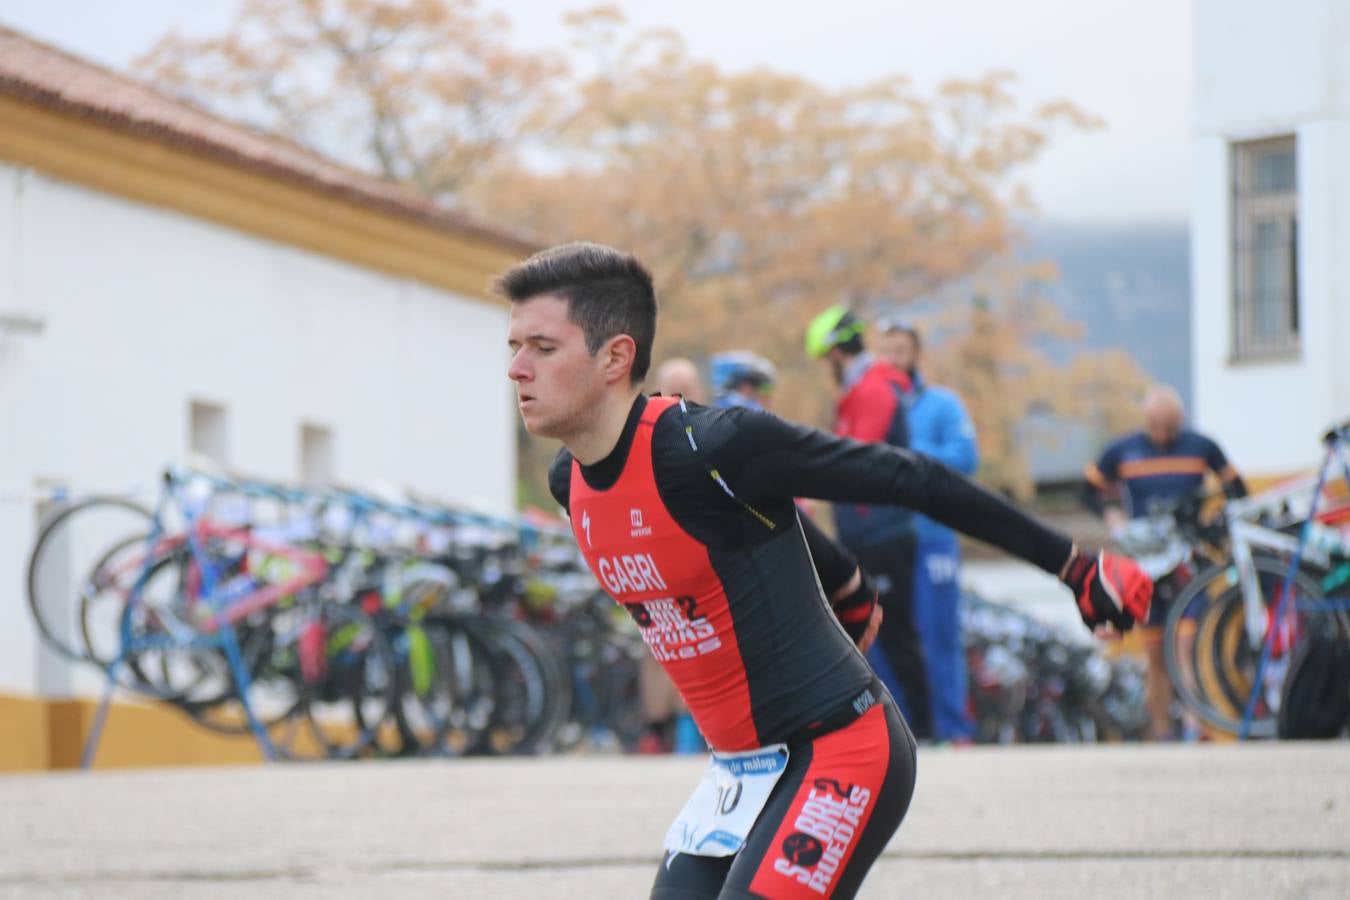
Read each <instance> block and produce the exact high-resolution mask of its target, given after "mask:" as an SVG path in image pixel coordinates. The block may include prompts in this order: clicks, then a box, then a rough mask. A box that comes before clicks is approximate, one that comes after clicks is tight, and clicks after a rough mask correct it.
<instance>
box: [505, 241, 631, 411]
mask: <svg viewBox="0 0 1350 900" xmlns="http://www.w3.org/2000/svg"><path fill="white" fill-rule="evenodd" d="M496 290H497V293H499V294H501V295H502V296H504V297H506V298H507V299H509V300H510V301H511V302H512V303H520V302H522V301H525V300H529V299H531V298H534V297H540V296H543V295H545V294H552V295H554V296H557V297H562V298H563V299H565V300H566V301H567V318H568V319H569V320H570V321H571V322H573V323H574V324H576V325H577V326H579V327H580V328H581V331H582V333H583V334H585V336H586V350H587V351H588V352H589V353H590V354H591V355H592V356H594V355H595V354H596V353H598V352H599V350H600V347H601V346H602V345H603V344H604V343H605V341H607V340H609V339H610V338H612V337H614V336H615V335H620V334H626V335H628V336H629V337H631V338H632V339H633V343H634V344H635V345H636V346H637V352H636V354H635V355H634V357H633V369H632V372H631V373H630V375H629V378H630V380H631V382H632V383H633V384H637V383H638V382H640V381H642V379H644V378H646V377H647V370H648V369H649V368H651V364H652V343H653V342H654V341H655V340H656V291H655V289H654V288H653V287H652V274H651V272H649V271H647V267H646V266H644V265H643V264H642V262H641V261H640V260H638V258H637V257H636V256H634V255H633V254H631V253H624V252H622V251H620V250H615V249H614V248H613V247H606V246H604V245H603V244H586V243H575V244H562V245H559V246H557V247H551V248H549V249H548V250H543V251H540V252H539V253H536V254H535V255H534V256H531V257H530V258H529V259H527V260H525V261H524V262H521V263H517V264H516V265H514V266H512V267H511V268H510V269H507V270H506V272H505V273H503V274H502V276H501V277H500V278H498V279H497V284H496Z"/></svg>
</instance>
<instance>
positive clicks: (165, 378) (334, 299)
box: [0, 164, 515, 691]
mask: <svg viewBox="0 0 1350 900" xmlns="http://www.w3.org/2000/svg"><path fill="white" fill-rule="evenodd" d="M6 310H22V311H25V312H30V313H35V314H37V315H39V316H41V317H42V318H43V319H44V320H45V329H44V331H43V332H42V333H41V334H40V335H37V336H31V337H17V336H8V337H5V336H0V494H3V493H5V492H12V491H15V490H23V489H28V488H31V487H32V486H33V485H34V482H35V479H39V478H47V479H53V480H61V481H68V482H72V483H74V484H75V485H78V486H94V487H100V486H108V487H119V486H122V485H127V484H132V483H137V482H139V483H142V484H145V483H151V482H153V479H154V478H155V475H156V472H157V470H158V469H159V467H161V466H162V465H163V464H164V463H165V462H168V461H173V460H181V459H183V457H184V454H185V453H186V451H187V449H188V431H189V428H188V410H189V402H190V400H192V399H200V400H206V401H210V402H212V403H217V404H220V405H222V406H223V407H225V409H226V412H227V417H228V441H227V444H228V452H229V462H230V463H231V464H232V465H234V466H236V467H238V468H240V469H242V470H245V471H248V472H254V473H257V474H260V475H263V476H268V477H274V478H277V479H284V480H290V481H298V480H299V475H300V472H299V468H300V433H301V425H302V423H312V424H316V425H321V426H324V427H326V428H328V429H331V431H332V433H333V437H334V447H335V454H334V456H335V468H336V474H337V477H338V478H339V479H341V480H343V481H347V482H352V483H362V482H367V481H370V480H373V479H385V480H387V481H391V482H394V483H396V484H408V485H413V486H416V487H418V488H421V489H424V490H426V491H428V492H432V493H435V494H438V495H442V496H445V497H447V498H450V499H454V500H459V501H473V502H481V503H484V504H488V505H490V506H491V507H493V508H496V509H500V510H509V509H510V508H512V506H513V503H514V495H515V438H514V425H515V422H514V417H515V410H514V406H513V404H512V402H511V392H510V390H509V383H508V381H507V379H506V376H505V368H506V362H507V357H506V351H505V344H504V335H505V329H506V316H507V313H506V310H505V309H504V308H501V307H496V306H492V305H489V304H486V303H483V302H480V301H475V300H470V299H466V298H463V297H458V296H455V295H452V294H449V293H447V292H444V291H441V290H438V289H434V288H430V287H426V286H423V285H421V284H419V283H414V282H411V281H407V280H401V279H398V278H394V277H391V276H387V275H384V274H380V273H375V272H372V271H369V270H365V269H361V268H357V267H354V266H350V265H346V264H343V263H341V262H339V261H336V260H333V259H330V258H328V257H323V256H320V255H317V254H312V253H308V252H305V251H302V250H298V249H295V248H292V247H289V246H284V245H279V244H274V243H269V242H267V241H265V240H262V239H258V238H254V237H251V236H248V235H245V234H242V233H240V232H236V231H233V230H231V229H227V228H223V227H219V226H215V225H212V224H209V223H206V222H203V221H200V220H196V219H192V218H189V217H185V216H182V215H178V214H176V213H172V212H168V211H165V210H161V209H155V208H150V207H145V206H140V205H136V204H133V203H129V202H126V201H123V200H120V199H118V198H114V197H111V196H108V195H104V194H101V193H98V192H94V191H91V190H87V189H84V188H81V187H77V186H73V185H70V184H66V183H63V182H58V181H54V180H51V179H48V178H46V177H45V176H43V175H41V174H38V173H35V172H33V171H31V170H19V169H16V168H14V167H12V166H8V165H3V164H0V311H6ZM35 518H36V514H35V511H34V508H33V506H32V505H31V504H24V503H20V502H14V501H12V500H11V501H10V502H0V690H21V691H22V690H29V689H32V688H33V687H34V685H35V683H36V681H35V675H34V673H35V671H36V669H37V665H38V663H37V649H36V647H35V638H34V632H33V630H32V628H31V626H30V623H29V621H28V613H27V611H26V608H25V607H24V603H23V591H22V569H23V566H24V561H25V556H26V553H27V549H28V546H29V544H30V543H31V540H32V536H33V535H32V531H33V524H34V521H35Z"/></svg>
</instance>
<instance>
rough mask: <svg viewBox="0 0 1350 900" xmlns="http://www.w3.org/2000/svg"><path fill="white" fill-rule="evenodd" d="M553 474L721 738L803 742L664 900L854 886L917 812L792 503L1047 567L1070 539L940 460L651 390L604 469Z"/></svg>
mask: <svg viewBox="0 0 1350 900" xmlns="http://www.w3.org/2000/svg"><path fill="white" fill-rule="evenodd" d="M549 484H550V487H551V489H552V492H553V495H554V497H555V498H557V500H558V502H559V503H560V504H562V505H563V507H564V508H566V509H567V510H568V513H569V516H570V518H571V524H572V530H573V533H574V534H575V535H576V539H577V543H578V545H579V546H580V548H581V551H582V553H583V555H584V556H585V558H586V561H587V563H588V565H589V566H590V569H591V571H592V572H593V573H594V574H595V576H596V578H597V579H599V581H600V583H601V585H602V586H603V587H604V589H605V590H606V592H608V593H609V595H610V596H611V597H613V598H614V600H615V601H617V602H618V603H621V604H623V606H624V607H625V608H626V609H627V610H628V612H629V613H630V615H632V617H633V619H634V620H635V621H636V622H637V624H638V626H639V627H640V628H641V630H642V636H643V638H644V640H645V641H646V642H647V645H648V646H649V647H650V649H651V651H652V653H653V654H654V655H655V656H656V658H657V660H659V661H660V662H661V663H662V665H663V666H664V668H665V670H666V672H667V673H668V674H669V675H670V677H671V679H672V680H673V681H674V683H675V685H676V687H677V688H678V689H679V691H680V693H681V695H682V696H683V697H684V700H685V703H686V704H687V705H688V707H689V711H690V713H691V714H692V715H693V717H694V720H695V721H696V722H697V723H698V727H699V730H700V731H701V732H702V733H703V736H704V738H706V739H707V741H708V743H709V745H710V746H711V747H712V748H713V749H714V750H721V751H739V750H749V749H753V748H756V747H762V746H765V745H768V744H774V743H780V742H781V743H786V744H788V746H789V748H790V758H789V761H788V767H787V770H786V771H785V773H784V774H783V776H782V777H781V779H780V780H779V782H778V784H777V786H776V787H775V788H774V792H773V794H772V795H771V797H770V799H769V802H768V804H767V806H766V807H765V808H764V810H763V812H762V813H761V815H760V817H759V818H758V819H757V820H756V823H755V825H754V827H753V829H752V830H751V831H750V833H749V835H748V838H747V840H746V843H745V845H744V846H743V848H742V849H741V850H740V852H739V853H737V854H736V855H735V856H734V857H726V858H720V859H719V858H709V857H701V856H691V855H688V854H674V855H673V858H667V859H666V860H665V861H664V862H663V863H662V864H661V866H660V869H659V872H658V875H657V878H656V882H655V885H654V886H653V889H652V895H651V896H652V897H654V898H695V897H724V898H730V897H771V898H778V897H820V896H829V897H851V896H853V895H854V894H855V893H856V891H857V889H858V886H859V885H860V884H861V882H862V879H863V876H864V875H865V874H866V872H867V870H868V868H869V867H870V866H871V865H872V863H873V862H874V861H875V860H876V858H877V856H878V855H879V854H880V853H881V851H882V850H883V849H884V847H885V845H886V842H887V841H888V840H889V839H890V837H891V835H892V834H893V833H894V832H895V830H896V828H897V827H899V824H900V821H901V819H902V818H903V817H904V815H905V811H906V809H907V808H908V806H909V800H910V797H911V795H912V793H913V790H914V773H915V769H914V740H913V737H912V736H911V735H910V733H909V729H908V728H907V727H906V725H905V723H904V720H903V719H902V718H901V717H900V715H899V713H898V712H897V711H896V708H895V704H894V701H893V700H892V699H891V698H890V697H889V696H888V695H887V694H886V693H885V691H884V690H883V689H881V688H880V686H879V684H878V683H877V682H876V680H875V679H874V677H873V675H872V671H871V669H870V668H869V667H868V665H867V662H866V660H865V659H864V657H863V656H862V654H861V653H859V652H858V650H857V648H856V646H855V645H854V644H853V641H852V640H851V639H850V638H849V637H848V636H847V635H846V634H845V633H844V630H843V628H842V627H841V626H840V624H839V623H838V621H837V620H836V618H835V617H834V614H833V613H832V612H831V609H830V607H829V605H828V603H827V602H826V600H825V596H824V594H823V593H822V590H821V587H820V583H819V581H818V580H817V575H816V571H815V569H814V568H813V565H812V557H811V553H810V550H809V549H808V546H807V543H806V540H805V537H804V534H803V530H802V526H801V524H800V522H799V521H798V517H797V509H796V506H795V504H794V502H793V498H794V497H811V498H817V499H822V500H831V501H836V502H858V503H861V502H869V503H893V504H897V505H903V506H907V507H910V508H912V509H915V510H917V511H919V512H922V513H924V514H925V515H927V516H929V517H931V518H933V519H936V520H937V521H939V522H941V523H943V524H945V525H949V526H951V527H953V528H955V529H957V530H958V531H961V532H964V533H966V534H968V535H970V536H972V537H975V538H978V539H981V540H984V541H987V542H989V543H992V544H994V545H996V546H999V547H1002V548H1003V549H1005V550H1007V551H1008V552H1010V553H1012V554H1013V555H1015V556H1018V557H1021V558H1022V559H1026V560H1028V561H1030V562H1032V563H1034V564H1036V565H1038V566H1040V567H1041V568H1042V569H1044V570H1046V571H1048V572H1055V571H1057V570H1058V569H1059V567H1060V566H1061V565H1062V564H1063V563H1064V562H1065V560H1066V559H1067V558H1068V556H1069V552H1070V549H1071V545H1070V542H1069V541H1068V540H1067V539H1066V538H1064V537H1063V536H1061V535H1059V534H1057V533H1055V532H1053V531H1050V530H1048V529H1046V528H1045V527H1043V526H1042V525H1040V524H1039V523H1037V522H1036V521H1034V520H1033V519H1030V518H1029V517H1027V516H1026V515H1024V514H1023V513H1021V512H1020V511H1018V510H1017V509H1015V508H1013V507H1012V506H1010V505H1009V504H1007V503H1005V502H1004V501H1003V500H1001V499H999V498H998V497H996V496H995V495H993V494H991V493H989V492H987V491H985V490H984V489H983V488H980V487H979V486H977V485H975V484H974V483H973V482H971V481H969V480H967V479H966V478H965V477H963V476H962V475H960V474H958V473H956V472H955V471H953V470H951V469H949V468H947V467H946V466H944V465H942V464H941V463H938V462H935V461H933V460H930V459H928V458H927V457H924V456H921V455H918V454H915V453H912V452H910V451H908V450H902V449H898V448H895V447H891V446H888V445H885V444H862V443H858V442H855V441H852V440H848V439H846V438H840V437H836V436H834V435H831V434H826V433H824V432H821V431H816V430H814V429H810V428H805V427H803V426H800V425H794V424H791V423H788V422H785V421H783V420H781V419H779V418H777V417H775V416H773V415H771V414H769V413H763V412H757V411H753V410H746V409H710V408H706V407H702V406H698V405H695V404H688V405H687V406H682V405H681V404H680V403H679V401H677V400H675V399H672V398H666V397H653V398H650V399H648V398H646V397H638V398H637V400H636V401H635V402H634V405H633V409H632V411H631V413H630V414H629V417H628V421H627V423H626V424H625V427H624V430H623V433H622V435H621V436H620V438H619V442H618V444H617V445H616V446H615V448H614V450H613V451H612V452H611V453H610V455H609V456H607V457H606V458H605V459H603V460H601V461H600V462H597V463H595V464H594V465H590V466H582V465H580V464H578V463H577V462H576V461H575V460H573V459H572V458H571V456H570V455H569V454H568V453H567V451H566V450H563V451H560V452H559V454H558V456H557V458H556V459H555V460H554V462H553V465H552V467H551V469H550V472H549Z"/></svg>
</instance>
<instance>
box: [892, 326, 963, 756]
mask: <svg viewBox="0 0 1350 900" xmlns="http://www.w3.org/2000/svg"><path fill="white" fill-rule="evenodd" d="M920 346H921V341H920V338H919V332H918V330H917V329H915V328H914V327H913V326H912V325H909V324H907V323H905V322H904V321H901V320H898V319H883V320H882V321H881V322H880V323H878V327H877V355H878V356H881V357H882V358H883V359H886V360H887V361H888V362H890V364H891V365H893V366H894V367H895V368H897V369H899V370H901V371H902V372H905V373H907V374H908V375H909V379H910V383H911V385H912V387H911V390H910V393H909V394H908V395H907V396H906V398H905V407H906V416H907V420H908V424H909V442H910V449H912V450H916V451H918V452H919V453H923V454H925V455H927V456H931V457H933V458H934V459H937V460H940V461H942V462H944V463H946V464H947V465H949V466H951V467H952V468H953V469H956V470H957V471H959V472H961V473H962V474H965V475H973V474H974V472H975V470H976V468H978V467H979V451H978V449H977V448H976V446H975V426H974V425H972V424H971V421H970V416H968V415H967V414H966V409H965V406H964V405H963V404H962V403H961V398H960V397H958V396H957V395H956V394H955V393H954V392H952V391H950V390H947V389H946V388H942V387H937V386H934V385H930V384H927V383H926V382H925V381H924V380H923V377H922V376H921V375H920V374H919V350H920ZM914 529H915V536H916V539H917V547H916V553H915V567H914V618H915V624H916V625H917V626H918V629H919V636H920V638H921V639H922V640H923V646H924V655H925V657H926V658H927V661H928V683H929V690H930V695H931V697H932V711H933V730H934V735H935V737H936V738H937V740H938V741H940V742H942V741H951V742H955V743H968V742H970V741H971V740H972V739H973V738H974V735H975V725H974V722H973V721H971V718H970V715H969V712H968V711H967V708H966V694H967V688H966V657H965V649H964V647H963V646H962V642H961V619H960V615H961V612H960V600H961V589H960V585H959V584H958V581H957V577H958V575H959V574H960V568H961V550H960V546H959V545H958V544H957V541H956V534H955V532H953V531H952V530H951V529H950V528H947V527H945V526H942V525H939V524H938V523H936V522H934V521H933V520H932V519H929V518H927V517H926V516H921V515H916V516H915V517H914Z"/></svg>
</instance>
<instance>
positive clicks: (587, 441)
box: [563, 385, 642, 466]
mask: <svg viewBox="0 0 1350 900" xmlns="http://www.w3.org/2000/svg"><path fill="white" fill-rule="evenodd" d="M640 393H642V386H641V385H634V386H633V387H631V388H628V389H627V390H624V391H614V392H612V393H610V394H607V395H606V397H605V399H604V400H603V401H602V402H601V404H600V409H599V410H598V411H597V412H596V415H595V417H594V418H593V419H592V420H591V424H590V426H589V427H587V428H586V429H585V430H584V431H581V432H578V433H577V434H574V435H569V436H567V437H566V438H564V439H563V446H564V447H566V448H567V452H568V453H570V454H572V458H573V459H575V460H576V461H577V462H579V463H581V464H582V465H583V466H591V465H595V464H596V463H598V462H599V461H600V460H602V459H604V458H605V457H606V456H609V454H610V453H612V452H613V451H614V447H615V446H616V445H617V444H618V443H619V437H620V435H622V434H623V426H624V424H625V423H626V422H627V421H628V413H629V412H630V411H631V410H632V409H633V401H635V400H637V397H638V394H640Z"/></svg>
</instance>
